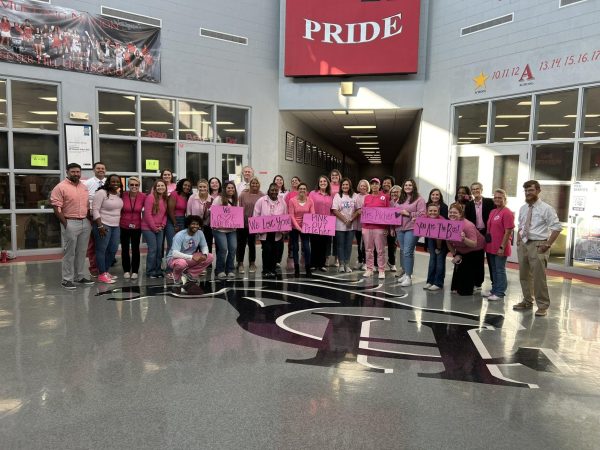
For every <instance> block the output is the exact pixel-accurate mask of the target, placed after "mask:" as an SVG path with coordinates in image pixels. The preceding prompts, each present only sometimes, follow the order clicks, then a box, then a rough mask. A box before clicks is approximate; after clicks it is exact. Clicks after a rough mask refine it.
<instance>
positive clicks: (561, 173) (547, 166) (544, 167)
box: [533, 144, 573, 181]
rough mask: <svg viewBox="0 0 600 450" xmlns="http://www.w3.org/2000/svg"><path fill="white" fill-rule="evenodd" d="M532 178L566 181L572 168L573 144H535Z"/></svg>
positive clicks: (569, 177)
mask: <svg viewBox="0 0 600 450" xmlns="http://www.w3.org/2000/svg"><path fill="white" fill-rule="evenodd" d="M534 150H535V159H534V167H533V173H534V174H533V178H535V179H537V180H556V181H568V180H570V179H571V176H572V174H571V172H572V168H573V144H545V145H535V146H534Z"/></svg>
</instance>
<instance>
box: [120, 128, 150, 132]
mask: <svg viewBox="0 0 600 450" xmlns="http://www.w3.org/2000/svg"><path fill="white" fill-rule="evenodd" d="M117 131H135V128H117ZM142 131H145V130H142Z"/></svg>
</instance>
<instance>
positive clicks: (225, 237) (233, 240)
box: [213, 230, 237, 275]
mask: <svg viewBox="0 0 600 450" xmlns="http://www.w3.org/2000/svg"><path fill="white" fill-rule="evenodd" d="M213 237H214V238H215V243H216V245H217V265H216V269H215V270H216V271H217V275H218V274H220V273H221V272H226V273H232V272H233V271H234V261H235V254H236V251H237V234H236V232H235V231H232V232H230V233H223V232H222V231H218V230H213Z"/></svg>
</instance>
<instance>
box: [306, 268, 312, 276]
mask: <svg viewBox="0 0 600 450" xmlns="http://www.w3.org/2000/svg"><path fill="white" fill-rule="evenodd" d="M311 277H312V271H311V270H310V269H306V278H311Z"/></svg>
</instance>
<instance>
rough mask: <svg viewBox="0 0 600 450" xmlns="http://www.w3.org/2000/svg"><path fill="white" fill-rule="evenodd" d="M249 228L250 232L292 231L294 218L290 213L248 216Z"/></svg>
mask: <svg viewBox="0 0 600 450" xmlns="http://www.w3.org/2000/svg"><path fill="white" fill-rule="evenodd" d="M248 229H249V230H250V234H261V233H273V232H278V233H281V232H283V231H290V230H291V229H292V219H291V217H290V215H289V214H282V215H280V216H258V217H248Z"/></svg>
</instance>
